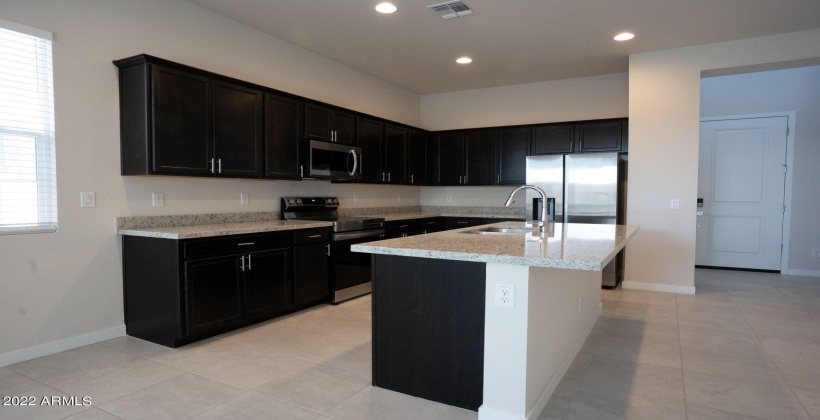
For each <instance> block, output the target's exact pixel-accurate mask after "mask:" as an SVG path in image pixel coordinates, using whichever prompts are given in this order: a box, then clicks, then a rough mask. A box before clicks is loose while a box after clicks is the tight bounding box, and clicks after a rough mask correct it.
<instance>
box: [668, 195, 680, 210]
mask: <svg viewBox="0 0 820 420" xmlns="http://www.w3.org/2000/svg"><path fill="white" fill-rule="evenodd" d="M669 208H671V209H673V210H679V209H680V200H678V199H677V198H673V199H672V201H670V202H669Z"/></svg>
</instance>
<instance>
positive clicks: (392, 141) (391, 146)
mask: <svg viewBox="0 0 820 420" xmlns="http://www.w3.org/2000/svg"><path fill="white" fill-rule="evenodd" d="M383 163H384V165H383V166H384V172H385V175H386V182H388V183H391V184H404V183H407V129H406V128H404V127H398V126H395V125H390V124H385V126H384V160H383Z"/></svg>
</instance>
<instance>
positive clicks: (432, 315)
mask: <svg viewBox="0 0 820 420" xmlns="http://www.w3.org/2000/svg"><path fill="white" fill-rule="evenodd" d="M485 271H486V264H484V263H479V262H469V261H449V260H437V259H427V258H412V257H399V256H393V255H377V254H374V255H373V273H374V278H373V385H374V386H377V387H379V388H384V389H390V390H393V391H397V392H401V393H403V394H408V395H413V396H416V397H419V398H424V399H428V400H431V401H437V402H440V403H443V404H448V405H454V406H456V407H461V408H466V409H468V410H473V411H476V410H478V407H479V406H480V405H481V402H482V399H483V395H482V392H483V389H484V297H485V290H484V287H485V286H484V280H485V276H486V275H485Z"/></svg>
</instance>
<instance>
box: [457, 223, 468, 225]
mask: <svg viewBox="0 0 820 420" xmlns="http://www.w3.org/2000/svg"><path fill="white" fill-rule="evenodd" d="M456 223H458V224H460V225H466V224H467V223H468V222H456Z"/></svg>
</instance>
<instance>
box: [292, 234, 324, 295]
mask: <svg viewBox="0 0 820 420" xmlns="http://www.w3.org/2000/svg"><path fill="white" fill-rule="evenodd" d="M293 270H294V277H293V284H294V288H295V290H296V304H304V303H310V302H317V301H322V300H327V299H328V298H329V297H330V279H329V278H328V255H327V244H325V243H319V244H313V245H302V246H297V247H294V248H293Z"/></svg>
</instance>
